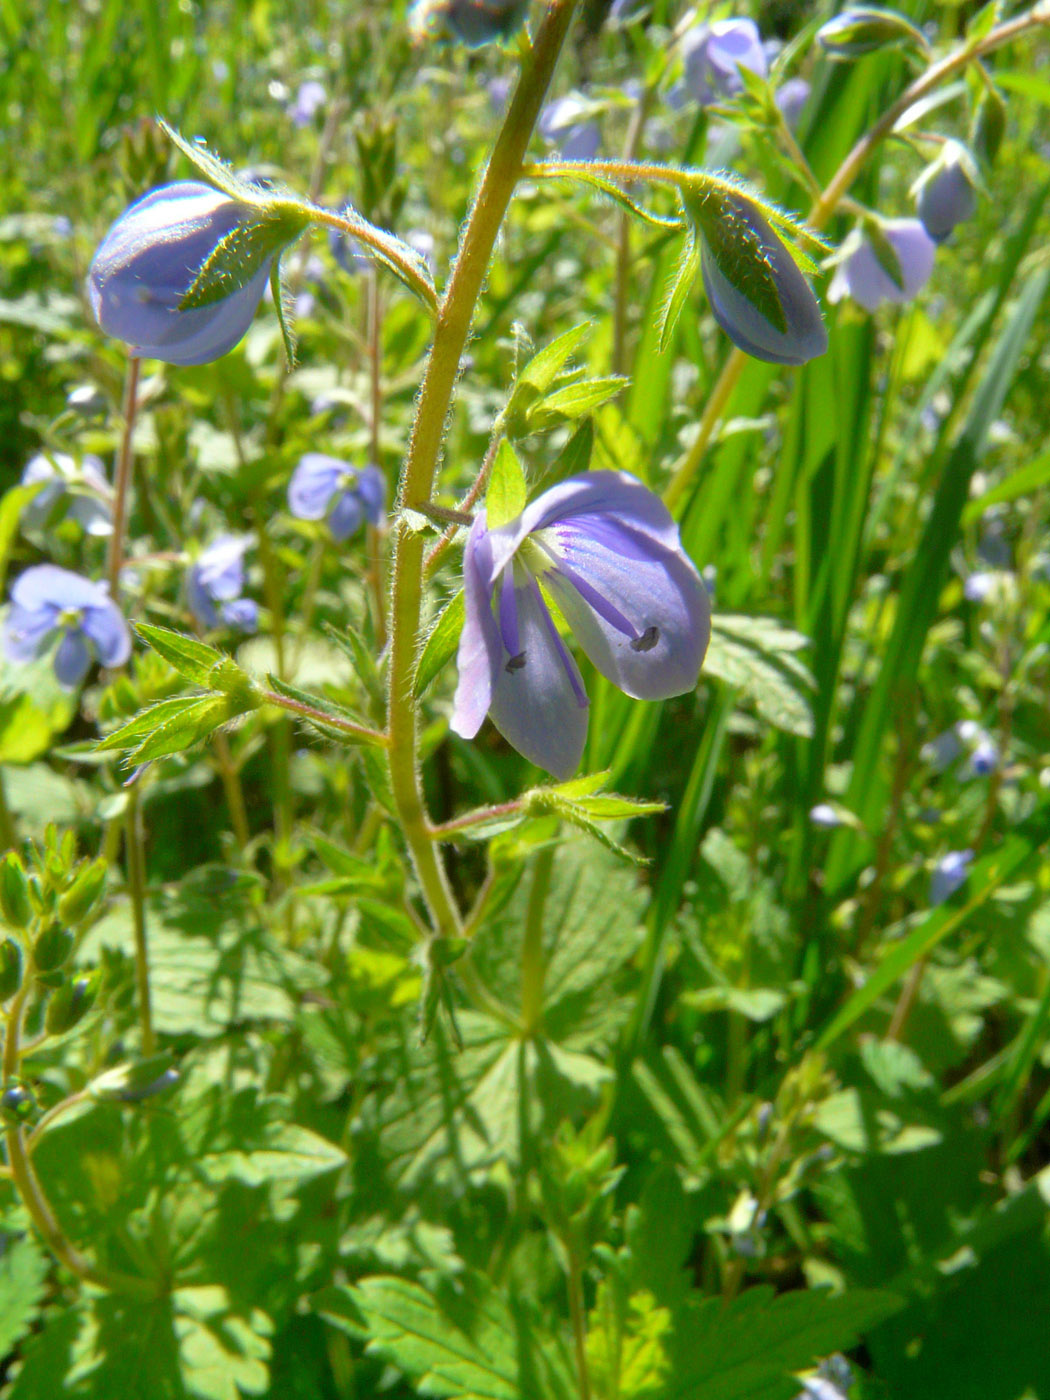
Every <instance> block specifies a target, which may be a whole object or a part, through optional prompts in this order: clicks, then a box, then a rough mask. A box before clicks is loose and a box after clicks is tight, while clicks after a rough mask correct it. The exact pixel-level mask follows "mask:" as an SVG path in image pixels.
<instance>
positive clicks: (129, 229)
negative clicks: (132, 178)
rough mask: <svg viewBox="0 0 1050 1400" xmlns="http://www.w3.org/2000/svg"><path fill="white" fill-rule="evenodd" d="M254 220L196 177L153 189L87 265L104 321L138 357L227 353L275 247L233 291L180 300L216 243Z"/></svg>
mask: <svg viewBox="0 0 1050 1400" xmlns="http://www.w3.org/2000/svg"><path fill="white" fill-rule="evenodd" d="M257 218H258V213H257V211H256V210H254V209H252V208H251V207H249V206H248V205H247V204H242V203H241V202H240V201H239V200H236V199H231V198H230V196H229V195H226V194H223V193H222V192H221V191H220V190H216V189H212V187H211V186H210V185H204V184H201V183H200V182H199V181H197V180H183V181H179V182H178V183H176V184H172V185H162V186H161V187H160V188H159V189H155V190H151V191H150V193H149V194H147V195H145V196H144V197H143V198H142V199H140V200H139V201H138V202H137V203H135V204H133V205H132V206H131V208H130V209H128V210H126V211H125V212H124V213H123V214H122V215H121V216H120V218H119V219H118V220H117V221H116V223H115V224H114V225H113V226H112V228H111V229H110V230H109V232H108V233H107V234H106V236H105V238H104V239H103V240H102V243H101V245H100V247H99V249H98V252H97V253H96V254H95V257H94V260H93V261H92V264H91V267H90V269H89V270H88V279H87V288H88V296H89V298H90V300H91V307H92V310H93V311H94V313H95V318H96V320H97V321H98V323H99V325H100V326H101V327H102V329H103V330H104V331H105V332H106V333H107V334H108V335H112V336H115V337H116V339H117V340H123V341H126V342H127V344H128V345H130V346H131V353H132V354H133V355H135V356H138V357H140V358H145V357H149V358H152V359H157V360H164V361H166V362H167V363H168V364H171V365H203V364H207V363H208V362H209V361H211V360H217V359H219V358H220V356H222V355H225V354H226V352H227V351H228V350H232V349H233V347H234V346H235V345H236V344H237V342H238V341H239V340H240V339H241V337H242V336H243V335H244V333H245V331H246V330H247V329H248V326H249V325H250V324H251V320H252V317H253V316H254V315H255V309H256V307H257V306H258V305H259V302H260V301H261V300H262V295H263V292H264V291H265V289H266V282H267V279H268V278H269V275H270V264H271V262H272V261H273V253H272V252H271V254H270V256H269V257H267V258H266V259H265V261H264V262H263V264H262V266H261V267H259V268H258V270H257V271H256V272H254V273H253V274H252V276H251V277H250V278H249V279H248V280H247V281H246V282H245V283H244V284H243V285H242V286H238V287H237V288H236V290H234V291H231V292H230V293H229V295H228V296H224V297H222V298H221V299H219V300H215V301H213V302H211V304H209V305H207V306H196V307H193V308H190V309H187V310H182V309H181V304H182V301H183V298H184V297H185V296H186V294H187V293H188V292H189V290H190V288H191V287H192V286H193V284H194V282H195V281H196V278H197V275H198V273H199V272H200V270H201V268H202V267H203V265H204V263H205V262H206V261H207V260H208V258H209V257H210V255H211V254H212V253H213V252H214V251H215V249H216V248H217V247H218V245H219V244H220V243H221V242H222V241H223V240H224V239H225V238H227V237H228V236H229V235H230V234H231V233H233V232H234V231H235V230H237V229H239V228H243V227H245V226H247V225H248V224H250V223H252V222H254V221H255V220H256V219H257ZM293 236H294V235H293ZM274 251H276V248H275V249H274Z"/></svg>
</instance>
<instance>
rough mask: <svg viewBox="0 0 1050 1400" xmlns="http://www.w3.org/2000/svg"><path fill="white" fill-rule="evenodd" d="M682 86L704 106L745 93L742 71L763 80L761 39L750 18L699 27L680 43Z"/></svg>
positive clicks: (765, 68)
mask: <svg viewBox="0 0 1050 1400" xmlns="http://www.w3.org/2000/svg"><path fill="white" fill-rule="evenodd" d="M682 58H683V60H684V62H685V85H686V87H687V88H688V89H689V91H690V92H691V93H692V95H693V97H695V98H696V100H697V102H699V103H701V104H702V105H704V106H707V105H708V104H709V103H712V102H718V101H720V100H721V99H722V98H726V97H735V96H736V95H737V94H738V93H740V92H742V91H743V90H744V80H743V78H741V76H740V70H741V68H747V69H749V70H750V71H751V72H752V73H757V74H758V75H759V77H761V78H764V77H765V76H766V75H767V73H768V72H769V63H768V60H767V58H766V51H765V49H764V48H763V47H762V36H761V35H760V34H759V32H758V26H757V25H756V24H755V22H754V20H751V19H720V20H715V22H714V23H713V24H699V25H696V26H695V27H694V28H692V29H690V31H689V32H688V34H686V36H685V38H684V39H683V40H682Z"/></svg>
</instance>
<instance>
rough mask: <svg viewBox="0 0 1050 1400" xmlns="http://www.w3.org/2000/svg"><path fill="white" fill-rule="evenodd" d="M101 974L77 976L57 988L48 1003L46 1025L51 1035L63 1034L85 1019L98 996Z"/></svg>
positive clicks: (45, 1017)
mask: <svg viewBox="0 0 1050 1400" xmlns="http://www.w3.org/2000/svg"><path fill="white" fill-rule="evenodd" d="M99 980H100V977H99V974H98V973H97V972H95V973H92V975H91V976H90V977H77V978H74V979H73V980H70V981H65V982H63V983H62V985H61V986H60V987H58V988H56V990H55V992H54V993H53V995H52V997H51V999H50V1001H49V1002H48V1004H47V1012H46V1013H45V1016H44V1026H45V1029H46V1030H47V1033H48V1034H49V1035H63V1034H64V1033H65V1032H66V1031H69V1030H72V1029H73V1027H74V1026H75V1025H76V1024H77V1023H78V1022H79V1021H82V1020H83V1019H84V1017H85V1016H86V1015H87V1013H88V1012H89V1011H90V1010H91V1008H92V1007H93V1006H94V1004H95V998H96V997H97V996H98V987H99Z"/></svg>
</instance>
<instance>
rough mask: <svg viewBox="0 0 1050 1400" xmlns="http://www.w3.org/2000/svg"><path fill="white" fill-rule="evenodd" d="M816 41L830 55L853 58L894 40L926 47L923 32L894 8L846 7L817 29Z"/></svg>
mask: <svg viewBox="0 0 1050 1400" xmlns="http://www.w3.org/2000/svg"><path fill="white" fill-rule="evenodd" d="M817 43H818V44H819V45H820V47H821V48H822V49H823V50H824V52H825V53H826V54H827V55H828V57H829V58H834V59H844V60H847V61H848V60H850V59H854V58H861V57H863V56H864V54H868V53H874V52H875V51H876V50H877V49H884V48H888V47H889V46H890V45H893V44H913V45H917V46H918V47H920V48H925V47H926V41H925V40H924V39H923V37H922V34H921V33H920V32H919V31H918V30H917V29H916V28H915V26H914V25H913V24H912V22H911V21H910V20H909V19H906V18H905V16H904V15H899V14H897V13H896V12H895V11H894V10H875V9H863V8H857V9H854V10H843V12H842V14H840V15H836V16H835V17H834V19H829V20H828V22H827V24H825V25H822V27H821V28H820V29H818V30H817Z"/></svg>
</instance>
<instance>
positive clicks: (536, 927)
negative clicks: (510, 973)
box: [521, 846, 554, 1035]
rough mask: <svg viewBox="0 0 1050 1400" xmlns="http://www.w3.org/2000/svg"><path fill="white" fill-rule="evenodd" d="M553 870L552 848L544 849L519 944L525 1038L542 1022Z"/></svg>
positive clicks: (536, 1029) (534, 877)
mask: <svg viewBox="0 0 1050 1400" xmlns="http://www.w3.org/2000/svg"><path fill="white" fill-rule="evenodd" d="M553 869H554V847H553V846H545V847H544V849H543V850H542V851H540V853H539V855H538V856H537V857H536V864H535V865H534V866H533V869H532V889H531V890H530V891H529V906H528V909H527V910H526V912H525V936H524V938H523V939H522V944H521V1026H522V1031H523V1033H524V1034H525V1035H533V1034H535V1032H536V1031H538V1030H539V1028H540V1022H541V1021H542V1019H543V980H544V976H545V975H546V971H547V969H546V963H545V959H544V955H543V925H544V912H545V910H546V906H547V895H548V893H549V892H550V887H551V873H552V871H553Z"/></svg>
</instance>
